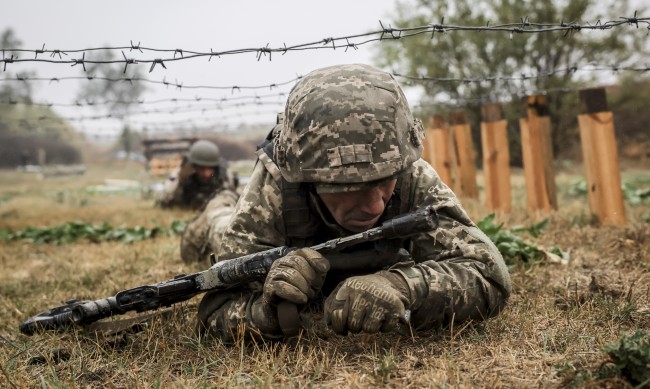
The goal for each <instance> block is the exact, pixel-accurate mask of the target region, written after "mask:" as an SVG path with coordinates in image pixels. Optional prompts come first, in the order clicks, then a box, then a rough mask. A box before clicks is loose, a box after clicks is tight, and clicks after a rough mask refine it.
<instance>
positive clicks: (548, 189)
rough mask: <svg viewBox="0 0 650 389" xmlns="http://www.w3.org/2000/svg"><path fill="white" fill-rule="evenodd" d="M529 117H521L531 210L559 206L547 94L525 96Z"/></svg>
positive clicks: (527, 189)
mask: <svg viewBox="0 0 650 389" xmlns="http://www.w3.org/2000/svg"><path fill="white" fill-rule="evenodd" d="M524 103H525V104H526V110H527V113H528V117H527V118H522V119H520V120H519V124H520V127H521V148H522V154H523V159H524V176H525V179H526V205H527V207H528V210H529V211H530V212H537V211H544V212H550V211H552V210H555V209H557V188H556V186H555V169H554V168H553V147H552V144H551V118H550V116H549V115H548V106H547V104H546V96H528V97H525V98H524Z"/></svg>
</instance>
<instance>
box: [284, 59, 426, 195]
mask: <svg viewBox="0 0 650 389" xmlns="http://www.w3.org/2000/svg"><path fill="white" fill-rule="evenodd" d="M283 119H284V120H283V122H284V123H283V124H282V126H281V127H280V131H279V135H278V136H277V137H275V139H274V142H275V143H274V150H273V154H274V155H275V160H276V163H277V164H278V167H279V168H280V172H281V173H282V176H283V177H284V179H286V180H287V181H289V182H311V183H315V184H316V189H317V190H318V192H319V193H326V192H330V193H331V192H346V191H355V190H359V189H362V188H364V187H365V186H368V185H372V184H373V182H374V181H377V180H382V179H385V178H388V177H391V176H394V175H396V174H398V173H400V172H401V171H403V170H405V169H407V168H409V167H410V166H411V165H412V164H413V162H415V161H416V160H418V159H419V158H420V155H421V153H422V139H423V137H424V131H423V130H422V124H421V123H420V121H419V120H414V119H413V115H412V114H411V109H410V108H409V106H408V103H407V101H406V98H405V96H404V93H403V92H402V89H401V88H400V87H399V85H398V84H397V81H395V79H394V78H393V76H392V75H391V74H389V73H386V72H383V71H380V70H378V69H375V68H373V67H371V66H368V65H361V64H350V65H337V66H331V67H326V68H322V69H318V70H315V71H313V72H311V73H309V74H308V75H306V76H305V77H303V78H302V79H301V80H300V81H299V82H298V83H297V84H296V85H295V86H294V87H293V89H292V90H291V92H290V94H289V97H288V99H287V105H286V107H285V114H284V118H283Z"/></svg>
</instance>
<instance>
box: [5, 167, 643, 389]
mask: <svg viewBox="0 0 650 389" xmlns="http://www.w3.org/2000/svg"><path fill="white" fill-rule="evenodd" d="M580 171H581V169H580V167H571V168H568V169H564V170H561V171H559V172H558V174H557V176H556V182H557V185H558V198H559V201H558V203H559V209H558V211H556V212H553V213H551V214H549V215H529V214H528V213H527V212H526V211H525V209H524V201H525V191H524V185H525V184H524V182H523V178H522V176H523V175H522V174H521V172H520V171H514V172H513V179H512V182H513V191H514V196H513V198H514V199H515V201H514V204H515V210H514V211H513V212H512V213H511V214H508V215H497V219H498V220H499V221H500V222H503V223H504V228H507V229H509V228H513V227H515V226H529V225H532V224H533V223H536V222H539V221H540V220H542V219H543V218H548V220H549V221H548V224H547V226H546V228H545V229H544V230H543V231H542V232H541V234H540V235H539V236H538V237H531V236H527V235H522V236H523V237H525V238H526V239H527V240H528V241H530V242H531V243H533V244H535V245H538V246H539V247H548V246H551V245H555V246H558V247H559V248H560V249H562V250H563V251H566V252H568V253H569V255H570V259H569V262H568V264H561V263H544V262H541V263H534V264H521V265H518V266H515V267H513V268H512V270H511V276H512V281H513V295H512V298H511V299H510V302H509V304H508V307H507V308H506V309H505V311H503V312H502V313H501V314H500V315H499V316H497V317H495V318H493V319H490V320H487V321H485V322H480V323H461V324H457V325H455V326H452V327H449V328H444V329H440V330H436V331H428V332H424V333H417V334H413V335H412V336H400V335H396V334H386V335H363V334H361V335H351V336H347V337H340V336H336V335H328V336H325V335H322V334H321V335H320V336H311V335H306V336H304V337H302V338H300V339H296V340H294V341H291V342H288V343H266V344H244V343H241V344H237V345H235V346H224V345H222V344H219V343H217V342H215V341H210V340H207V339H201V338H199V337H198V336H197V335H196V334H195V332H194V322H195V310H196V307H195V304H196V303H197V298H195V299H193V300H190V301H189V302H186V303H183V304H179V305H178V306H176V307H174V308H173V309H172V310H170V311H169V314H168V315H166V316H165V317H158V318H155V319H152V320H150V321H148V322H146V323H145V324H144V325H143V326H142V328H141V331H139V332H133V333H131V332H128V333H121V334H118V335H113V336H111V335H105V334H101V333H93V332H90V331H87V330H76V331H68V332H64V333H45V334H37V335H34V336H31V337H30V336H25V335H23V334H21V333H20V332H19V331H18V325H19V324H20V323H21V322H22V321H23V320H25V319H26V318H28V317H29V316H31V315H34V314H36V313H37V312H40V311H43V310H45V309H48V308H52V307H54V306H57V305H60V304H63V303H64V302H65V301H67V300H69V299H71V298H76V299H98V298H102V297H108V296H112V295H114V294H115V293H116V292H118V291H119V290H123V289H127V288H131V287H135V286H138V285H144V284H151V283H155V282H159V281H163V280H165V279H169V278H172V277H173V276H175V275H177V274H181V273H185V274H187V273H190V272H195V271H200V270H202V269H204V268H205V267H206V265H205V264H203V265H199V264H195V265H185V264H183V263H182V262H181V261H180V259H179V237H178V236H177V235H165V234H162V235H160V236H158V237H155V238H153V239H147V240H142V241H137V242H134V243H131V244H123V243H119V242H102V243H92V242H90V241H86V240H82V241H79V242H76V243H70V244H59V245H57V244H34V243H31V242H26V241H0V247H1V248H0V266H2V272H0V369H1V371H0V388H31V387H42V388H50V387H51V388H54V387H56V388H60V387H114V388H140V387H191V388H194V387H218V388H222V387H261V388H266V387H298V388H303V387H305V388H306V387H327V388H334V387H336V388H339V387H348V388H360V387H362V388H367V387H389V388H393V387H394V388H421V387H439V388H474V387H489V388H529V387H533V388H536V387H538V388H555V387H610V388H632V387H634V385H635V384H633V383H632V382H631V381H630V380H629V379H628V378H627V377H625V376H624V375H620V374H619V375H607V374H605V373H604V372H605V371H606V368H607V367H608V366H609V365H611V360H610V357H609V356H608V354H607V353H606V352H605V351H604V348H605V347H606V345H608V344H612V343H614V342H616V341H617V340H618V339H619V338H620V337H621V336H622V335H624V334H629V333H632V332H634V331H635V330H637V329H639V330H643V331H645V332H650V205H648V204H645V205H644V204H639V205H630V204H628V205H626V215H627V219H628V223H627V224H626V225H625V226H622V227H615V226H602V225H599V223H598V222H597V221H595V220H594V219H593V218H592V217H591V215H590V212H589V209H588V205H587V200H586V197H585V196H575V195H570V192H571V191H570V189H571V188H572V187H574V186H575V184H574V183H575V180H576V179H578V178H579V176H580V174H581V173H580ZM106 178H110V179H118V180H135V181H137V182H141V183H145V184H151V183H153V180H152V179H151V178H149V177H148V176H147V175H146V173H145V172H144V171H143V170H142V168H141V167H139V166H137V165H118V166H106V165H105V166H91V167H89V170H88V172H87V173H86V174H85V175H83V176H62V177H53V178H48V179H38V177H37V176H36V175H35V174H32V173H24V172H18V171H0V229H8V228H9V229H12V230H14V231H15V230H20V229H24V228H26V227H28V226H38V227H44V226H56V225H61V224H63V223H65V222H69V221H81V222H86V223H91V224H100V223H103V222H107V223H109V224H110V225H113V226H131V227H132V226H145V227H151V226H154V225H162V226H168V225H169V224H170V223H171V222H172V221H174V220H181V221H187V220H189V219H190V218H191V217H192V216H193V215H192V213H190V212H185V211H163V210H159V209H156V208H154V207H153V200H152V198H151V196H150V193H149V191H148V189H147V188H148V187H142V188H140V189H138V190H124V191H114V192H101V191H97V190H92V191H89V190H88V188H89V187H96V186H98V185H102V184H105V182H106V181H105V179H106ZM623 181H624V182H632V181H634V182H639V181H642V182H646V183H650V169H645V170H644V169H639V168H638V167H635V168H626V169H625V170H623ZM462 202H463V204H464V205H465V207H466V209H467V210H468V212H469V213H470V215H471V216H472V218H473V219H474V220H479V219H481V218H483V217H485V216H486V215H488V214H489V211H488V210H487V209H485V207H484V206H483V205H482V198H481V199H479V200H472V199H463V200H462Z"/></svg>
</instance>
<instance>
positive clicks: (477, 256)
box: [219, 154, 511, 329]
mask: <svg viewBox="0 0 650 389" xmlns="http://www.w3.org/2000/svg"><path fill="white" fill-rule="evenodd" d="M260 161H262V163H260ZM260 161H258V163H257V165H256V166H255V169H254V171H253V174H252V176H251V179H250V182H249V184H248V185H247V187H246V188H245V189H244V191H243V193H242V195H241V197H240V199H239V202H238V203H237V206H236V209H235V215H234V216H233V217H232V219H231V220H230V224H229V226H228V227H227V228H226V230H225V232H224V235H223V237H222V241H221V245H220V248H219V260H225V259H230V258H235V257H238V256H241V255H244V254H248V253H253V252H259V251H263V250H267V249H269V248H273V247H278V246H284V245H286V244H287V239H286V236H285V235H286V234H285V220H283V218H284V216H283V211H282V207H283V200H282V192H281V190H280V186H279V183H280V173H279V171H278V170H277V167H275V165H274V163H273V162H272V161H270V160H268V159H267V160H266V161H265V160H264V158H263V155H262V154H260ZM403 175H405V176H404V177H405V178H406V179H403V180H401V182H402V183H403V184H402V185H401V187H400V188H396V191H395V192H396V193H397V195H399V196H400V201H399V204H400V213H405V212H410V211H412V210H415V209H418V208H421V207H423V206H427V205H432V206H433V207H434V208H435V209H436V211H437V212H438V215H439V218H440V226H439V228H438V229H436V230H435V231H432V232H430V233H424V234H420V235H417V236H415V237H412V238H410V239H409V241H407V242H405V245H406V247H408V248H409V249H410V252H411V255H412V258H413V260H414V262H415V263H414V264H413V266H417V267H420V270H422V272H423V274H425V281H426V284H427V288H428V292H427V293H425V294H424V295H425V296H426V297H425V298H424V300H423V301H418V302H415V303H414V306H417V307H418V308H417V309H416V310H415V311H414V312H413V313H412V316H411V317H412V323H413V325H414V327H415V328H417V329H426V328H431V327H434V326H440V325H446V324H449V323H450V322H451V321H452V320H454V321H456V322H459V321H464V320H468V319H477V320H481V319H485V318H487V317H490V316H493V315H495V314H497V313H498V312H499V311H500V310H501V309H502V308H503V307H504V305H505V303H506V300H507V298H508V297H509V295H510V291H511V286H510V276H509V274H508V270H507V268H506V266H505V263H504V261H503V258H502V256H501V254H500V253H499V251H498V250H497V248H496V247H495V245H494V244H493V243H492V242H491V241H490V239H489V238H488V237H487V236H486V235H485V234H484V233H483V232H482V231H481V230H479V229H478V227H476V225H475V224H474V223H473V222H472V221H471V220H470V219H469V217H468V216H467V214H466V212H465V210H464V209H463V207H462V206H461V204H460V202H459V201H458V199H457V198H456V196H455V194H454V193H453V192H452V191H451V190H450V189H449V187H447V185H445V184H444V183H443V182H442V181H441V180H440V178H439V176H438V174H437V173H436V172H435V171H434V169H433V168H432V167H431V166H430V165H429V164H428V163H426V162H425V161H423V160H419V161H417V162H415V163H414V164H413V166H412V167H411V168H409V169H408V170H406V171H405V172H404V173H403ZM394 196H395V195H394ZM309 207H310V210H311V212H314V213H316V214H318V215H319V216H320V220H321V221H322V223H323V229H321V230H319V231H323V233H322V234H319V236H315V237H314V239H313V242H309V241H308V242H305V243H306V244H307V245H311V244H316V243H320V242H322V241H325V240H327V239H331V238H333V237H337V236H343V235H345V234H346V232H345V231H344V230H342V229H341V228H340V227H338V226H337V225H336V223H334V222H331V221H328V217H327V216H326V215H327V211H323V210H324V205H322V203H320V201H319V199H318V196H317V195H316V194H315V193H313V192H312V193H310V194H309ZM341 276H342V277H341ZM341 278H345V274H343V275H341V274H332V271H330V273H328V275H327V280H326V286H324V288H323V293H324V294H327V291H328V290H331V288H332V285H331V284H333V283H336V282H338V281H339V280H340V279H341ZM328 282H329V284H330V285H329V286H328V285H327V284H328ZM250 288H251V289H254V288H255V285H251V286H250ZM239 310H240V312H243V311H244V310H245V309H244V307H239ZM240 318H241V316H240Z"/></svg>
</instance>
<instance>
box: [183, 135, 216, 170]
mask: <svg viewBox="0 0 650 389" xmlns="http://www.w3.org/2000/svg"><path fill="white" fill-rule="evenodd" d="M188 160H189V161H190V163H191V164H192V165H197V166H207V167H217V166H219V164H220V162H221V153H220V152H219V147H217V145H215V144H214V143H212V142H210V141H209V140H199V141H196V142H194V143H193V144H192V147H190V153H189V155H188Z"/></svg>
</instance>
